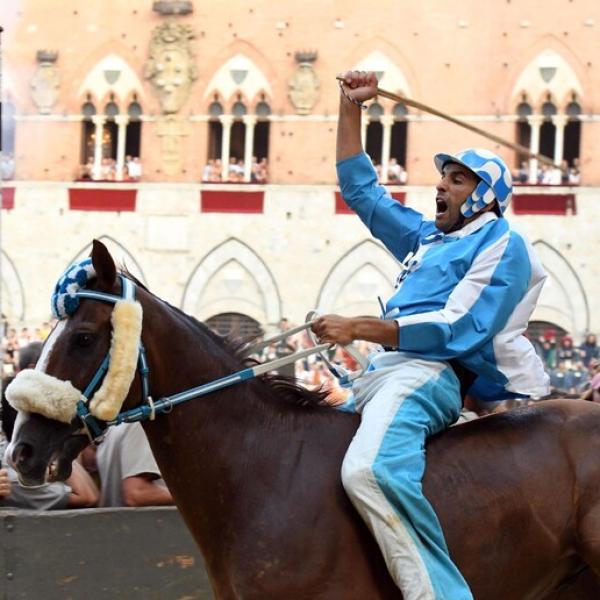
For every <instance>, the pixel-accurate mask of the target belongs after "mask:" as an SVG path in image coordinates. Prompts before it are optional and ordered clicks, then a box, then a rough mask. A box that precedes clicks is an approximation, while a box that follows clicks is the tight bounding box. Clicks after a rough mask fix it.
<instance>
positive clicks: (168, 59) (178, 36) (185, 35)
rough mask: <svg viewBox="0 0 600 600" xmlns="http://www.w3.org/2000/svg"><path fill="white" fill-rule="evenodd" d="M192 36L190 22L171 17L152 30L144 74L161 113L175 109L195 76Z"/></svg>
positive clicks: (179, 106) (185, 98) (178, 107)
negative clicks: (175, 19)
mask: <svg viewBox="0 0 600 600" xmlns="http://www.w3.org/2000/svg"><path fill="white" fill-rule="evenodd" d="M194 37H195V34H194V31H193V28H192V27H191V26H190V25H182V24H179V23H175V22H174V21H168V22H166V23H163V24H162V25H159V26H158V27H156V28H155V29H154V32H153V33H152V38H151V40H150V52H149V55H150V56H149V58H148V62H147V63H146V66H145V68H144V77H145V78H146V79H149V80H150V81H151V82H152V84H153V86H154V89H155V91H156V93H157V95H158V99H159V101H160V104H161V107H162V111H163V113H164V114H165V115H170V114H174V113H176V112H178V111H179V109H180V108H181V107H182V106H183V105H184V104H185V102H186V100H187V99H188V97H189V95H190V91H191V87H192V83H193V82H194V80H195V79H197V77H198V72H197V70H196V65H195V62H194V49H193V47H192V44H191V40H192V39H193V38H194Z"/></svg>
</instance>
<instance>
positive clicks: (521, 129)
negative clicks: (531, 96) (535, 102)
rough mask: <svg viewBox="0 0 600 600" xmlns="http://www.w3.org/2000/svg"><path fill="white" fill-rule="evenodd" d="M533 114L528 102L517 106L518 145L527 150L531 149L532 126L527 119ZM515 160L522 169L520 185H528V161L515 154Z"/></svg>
mask: <svg viewBox="0 0 600 600" xmlns="http://www.w3.org/2000/svg"><path fill="white" fill-rule="evenodd" d="M532 114H533V109H532V108H531V105H530V104H529V103H528V102H525V101H523V102H521V103H520V104H519V105H518V106H517V117H518V119H517V144H520V145H521V146H525V148H529V147H530V145H531V125H530V124H529V121H528V120H527V117H529V116H531V115H532ZM515 160H516V166H518V167H519V168H521V169H522V173H521V176H520V183H526V181H527V176H526V175H525V173H526V172H527V166H526V163H527V161H523V160H522V157H520V156H519V155H518V154H515ZM523 163H525V164H523Z"/></svg>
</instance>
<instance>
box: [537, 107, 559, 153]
mask: <svg viewBox="0 0 600 600" xmlns="http://www.w3.org/2000/svg"><path fill="white" fill-rule="evenodd" d="M556 112H557V111H556V106H555V105H554V104H553V103H552V102H551V101H550V100H548V101H546V102H544V104H542V116H543V117H544V122H543V123H542V127H541V128H540V153H541V154H544V155H545V156H549V157H550V158H552V157H553V156H554V147H555V145H556V126H555V125H554V123H553V122H552V117H553V116H554V115H555V114H556Z"/></svg>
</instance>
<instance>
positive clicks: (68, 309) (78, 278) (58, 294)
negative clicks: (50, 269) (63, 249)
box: [51, 258, 96, 319]
mask: <svg viewBox="0 0 600 600" xmlns="http://www.w3.org/2000/svg"><path fill="white" fill-rule="evenodd" d="M95 276H96V271H95V269H94V266H93V265H92V259H91V258H86V259H85V260H82V261H80V262H77V263H75V264H72V265H71V266H70V267H69V268H68V269H67V270H66V271H65V272H64V273H63V274H62V275H61V276H60V278H59V280H58V281H57V282H56V285H55V286H54V293H53V294H52V299H51V305H52V314H53V315H54V316H55V317H56V318H57V319H65V318H67V317H68V316H69V315H72V314H73V313H74V312H75V311H76V310H77V308H78V307H79V297H78V296H77V292H78V291H79V290H80V289H81V288H83V287H85V286H86V284H87V282H88V281H89V280H90V279H92V278H93V277H95Z"/></svg>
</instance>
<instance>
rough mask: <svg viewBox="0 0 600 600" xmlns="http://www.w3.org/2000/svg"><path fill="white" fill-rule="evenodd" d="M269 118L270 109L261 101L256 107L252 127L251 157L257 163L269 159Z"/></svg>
mask: <svg viewBox="0 0 600 600" xmlns="http://www.w3.org/2000/svg"><path fill="white" fill-rule="evenodd" d="M270 116H271V107H270V106H269V105H268V104H267V103H266V102H265V101H264V99H263V100H261V101H260V102H259V103H258V104H257V105H256V117H257V121H256V125H255V127H254V145H253V148H252V156H253V157H254V158H256V159H257V160H258V162H259V163H260V162H261V161H265V160H267V159H268V158H269V131H270V126H271V123H270V121H269V117H270Z"/></svg>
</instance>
